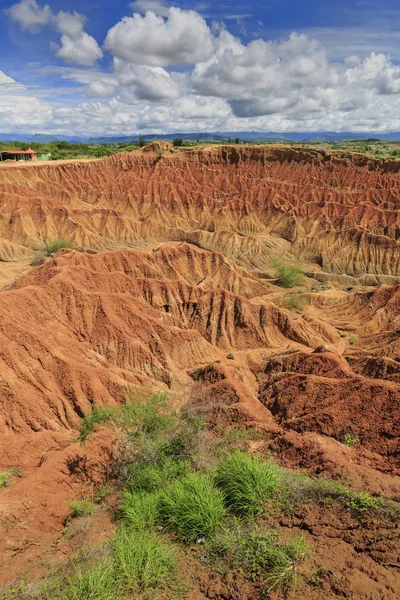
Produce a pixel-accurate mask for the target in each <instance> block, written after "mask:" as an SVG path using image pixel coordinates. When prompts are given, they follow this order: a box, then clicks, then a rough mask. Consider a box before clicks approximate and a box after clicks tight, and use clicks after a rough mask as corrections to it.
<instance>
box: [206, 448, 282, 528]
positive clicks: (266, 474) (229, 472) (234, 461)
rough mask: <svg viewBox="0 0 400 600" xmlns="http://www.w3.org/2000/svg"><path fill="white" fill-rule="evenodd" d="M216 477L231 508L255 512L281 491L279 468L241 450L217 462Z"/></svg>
mask: <svg viewBox="0 0 400 600" xmlns="http://www.w3.org/2000/svg"><path fill="white" fill-rule="evenodd" d="M214 481H215V483H216V485H217V486H218V487H219V488H220V489H221V490H222V492H223V494H224V499H225V503H226V505H227V507H228V508H229V510H230V511H232V512H233V513H236V514H238V515H241V516H255V515H256V514H258V513H259V512H260V511H261V510H262V509H263V507H264V505H265V502H266V501H267V500H268V499H269V498H271V497H272V496H273V495H274V493H275V492H276V491H277V489H278V486H279V470H278V467H277V465H276V464H275V463H273V462H266V461H264V460H262V459H260V458H259V457H258V456H250V455H249V454H246V453H245V452H241V451H240V450H237V451H236V452H233V454H231V455H230V456H228V457H227V458H226V459H224V460H222V461H221V462H220V463H219V464H218V465H217V468H216V470H215V474H214Z"/></svg>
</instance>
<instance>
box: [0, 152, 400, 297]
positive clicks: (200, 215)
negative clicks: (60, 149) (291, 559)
mask: <svg viewBox="0 0 400 600" xmlns="http://www.w3.org/2000/svg"><path fill="white" fill-rule="evenodd" d="M399 193H400V173H399V163H380V162H378V161H375V162H374V161H368V160H367V159H365V158H364V157H362V156H359V157H355V156H347V157H346V156H340V155H337V156H330V155H325V154H324V153H322V152H316V151H315V152H312V151H302V150H295V149H289V148H284V147H282V148H279V147H278V148H277V147H270V148H268V147H267V148H265V147H253V148H248V147H244V146H243V147H237V148H236V147H223V146H218V147H210V148H208V149H205V150H202V151H199V150H191V151H186V152H180V151H179V150H174V149H173V147H172V146H171V145H170V144H167V143H158V144H157V143H155V144H153V145H152V146H150V147H147V148H146V149H145V150H144V151H138V152H132V153H127V154H119V155H116V156H114V157H112V158H109V159H106V160H102V161H88V162H82V163H78V162H76V163H74V164H61V165H59V164H54V165H53V164H51V165H39V166H37V165H35V166H33V165H28V166H25V167H19V166H18V167H2V168H1V169H0V202H1V211H0V212H1V216H0V258H2V259H3V260H10V259H13V258H21V257H24V256H26V255H27V254H29V252H30V250H31V249H32V248H40V247H41V245H42V244H43V242H44V241H46V240H48V239H54V238H60V237H64V238H65V237H68V238H69V239H71V240H73V241H74V242H75V244H76V245H78V246H81V247H83V248H92V249H93V248H94V249H104V248H114V247H121V245H122V244H123V245H126V246H137V245H138V244H142V243H151V242H153V241H157V242H160V241H188V242H191V243H196V244H199V245H200V246H201V247H203V248H205V249H208V250H212V251H218V252H223V253H224V254H225V255H226V256H227V257H230V258H232V259H235V260H236V261H238V262H239V263H240V264H243V265H245V266H252V267H256V268H258V269H264V268H265V265H266V262H267V261H268V260H269V258H270V256H271V255H272V254H276V253H279V254H282V253H286V254H287V255H288V256H290V257H296V258H298V259H301V260H303V261H304V262H305V263H307V264H308V268H309V269H310V270H311V271H316V272H317V277H318V279H319V280H321V281H325V280H336V281H339V282H341V283H345V284H346V283H348V284H349V285H351V284H354V282H355V280H358V281H359V282H361V283H367V284H376V283H378V282H380V283H388V284H390V283H391V284H393V283H397V282H399V281H400V261H399V257H400V254H399V245H398V243H397V238H398V231H399V218H400V217H399V213H398V207H399Z"/></svg>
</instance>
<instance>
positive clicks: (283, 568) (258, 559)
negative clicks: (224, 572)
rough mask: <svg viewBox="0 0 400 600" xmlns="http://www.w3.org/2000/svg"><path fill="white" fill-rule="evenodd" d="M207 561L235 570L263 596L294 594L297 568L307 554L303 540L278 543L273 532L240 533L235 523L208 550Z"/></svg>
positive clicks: (278, 538) (240, 530)
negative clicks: (278, 593) (263, 594)
mask: <svg viewBox="0 0 400 600" xmlns="http://www.w3.org/2000/svg"><path fill="white" fill-rule="evenodd" d="M207 554H208V556H207V558H208V560H209V561H210V562H213V563H215V562H216V563H217V565H218V566H219V565H220V564H221V562H222V564H223V563H224V562H225V563H226V567H227V568H231V569H238V570H239V571H240V572H242V573H243V574H245V576H246V578H247V579H249V580H250V581H254V582H257V583H258V584H259V585H260V586H261V588H262V589H263V591H264V593H265V594H269V593H270V592H272V591H273V590H274V589H276V588H281V589H283V590H284V591H287V592H294V591H295V590H296V589H297V588H298V585H299V583H300V581H301V575H300V572H299V566H300V565H301V564H302V563H303V562H304V561H305V560H306V558H307V557H308V556H309V554H310V548H309V546H308V544H307V543H306V541H305V539H304V538H303V536H293V537H292V538H291V539H290V540H289V542H287V543H282V542H281V540H280V537H279V535H278V533H277V532H276V531H274V530H267V531H265V530H264V531H263V530H261V531H260V530H259V529H258V530H257V531H255V530H254V529H243V528H241V527H240V525H238V524H237V523H234V525H233V527H227V528H226V529H225V530H224V531H223V532H221V534H220V535H217V537H216V539H215V540H212V541H211V543H210V544H209V546H208V553H207Z"/></svg>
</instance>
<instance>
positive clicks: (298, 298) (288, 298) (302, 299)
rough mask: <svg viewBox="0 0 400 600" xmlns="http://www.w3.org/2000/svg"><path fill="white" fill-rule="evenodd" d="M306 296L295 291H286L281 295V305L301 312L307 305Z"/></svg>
mask: <svg viewBox="0 0 400 600" xmlns="http://www.w3.org/2000/svg"><path fill="white" fill-rule="evenodd" d="M307 300H308V298H307V296H306V295H304V294H302V295H300V294H297V293H295V292H288V293H287V294H285V295H284V297H283V306H284V307H285V308H287V309H288V310H297V311H298V312H303V311H304V309H305V307H306V305H307Z"/></svg>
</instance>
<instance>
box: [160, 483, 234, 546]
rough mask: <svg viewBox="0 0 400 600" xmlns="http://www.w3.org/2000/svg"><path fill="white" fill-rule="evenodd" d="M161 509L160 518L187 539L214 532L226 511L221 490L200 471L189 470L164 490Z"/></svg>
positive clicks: (209, 535) (180, 536)
mask: <svg viewBox="0 0 400 600" xmlns="http://www.w3.org/2000/svg"><path fill="white" fill-rule="evenodd" d="M158 510H159V516H160V520H161V522H162V523H163V524H164V525H165V526H166V527H168V529H170V530H172V531H174V532H175V533H176V534H177V536H178V538H179V539H181V540H183V541H185V542H194V541H195V540H197V539H199V538H203V537H206V538H209V537H211V536H212V535H214V533H215V532H216V530H217V528H218V526H219V525H220V523H221V521H222V519H223V518H224V517H225V514H226V511H225V507H224V499H223V495H222V493H221V492H220V490H218V489H216V488H215V487H214V486H213V483H212V480H211V479H210V478H209V477H208V476H207V475H200V474H199V473H189V475H187V476H186V477H185V478H183V479H181V480H178V481H176V482H175V483H174V484H173V485H172V486H171V487H170V488H169V489H167V490H166V491H165V492H164V493H162V494H161V496H160V500H159V503H158Z"/></svg>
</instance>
